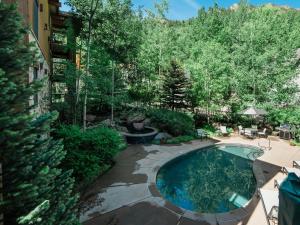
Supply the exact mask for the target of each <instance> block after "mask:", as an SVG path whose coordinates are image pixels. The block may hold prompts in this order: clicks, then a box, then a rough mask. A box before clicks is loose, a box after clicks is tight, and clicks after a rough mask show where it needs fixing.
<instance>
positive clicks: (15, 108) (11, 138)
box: [0, 3, 77, 225]
mask: <svg viewBox="0 0 300 225" xmlns="http://www.w3.org/2000/svg"><path fill="white" fill-rule="evenodd" d="M0 21H1V22H0V33H1V36H0V55H1V57H0V92H1V98H0V146H1V147H0V162H1V163H2V166H3V201H2V202H1V203H0V206H1V212H3V213H4V222H5V224H10V225H14V224H18V221H19V220H20V223H22V224H26V223H34V224H45V225H53V224H64V225H71V224H76V223H77V215H76V208H75V206H76V201H77V197H76V196H74V195H73V193H72V192H73V191H72V189H73V184H74V180H73V178H71V172H70V171H62V170H61V169H59V166H60V162H61V160H62V159H63V158H64V156H65V152H64V151H63V146H62V144H61V142H60V141H55V140H53V139H52V138H51V137H49V133H50V131H51V129H50V124H51V123H52V122H53V121H54V120H55V118H56V117H57V115H56V113H48V114H45V115H42V116H39V117H36V116H34V115H32V114H31V113H30V111H31V107H29V100H30V98H31V96H33V95H34V94H35V93H37V91H38V90H39V87H40V84H38V83H30V84H29V83H28V68H29V67H30V65H31V63H32V62H33V60H34V59H33V57H32V56H33V55H34V52H32V51H31V50H30V49H32V46H31V47H30V46H29V45H27V44H25V43H24V35H25V34H26V33H27V31H26V30H25V29H24V28H23V21H22V19H21V16H20V15H19V14H18V12H17V10H16V6H15V5H11V4H9V5H6V4H4V3H0ZM45 204H46V206H47V207H45ZM41 208H42V209H41ZM36 214H38V215H36ZM21 217H22V219H20V218H21Z"/></svg>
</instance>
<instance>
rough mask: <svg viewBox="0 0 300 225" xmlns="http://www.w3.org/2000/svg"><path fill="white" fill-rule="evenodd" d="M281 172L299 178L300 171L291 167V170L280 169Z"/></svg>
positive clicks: (287, 168) (289, 168)
mask: <svg viewBox="0 0 300 225" xmlns="http://www.w3.org/2000/svg"><path fill="white" fill-rule="evenodd" d="M282 172H283V173H284V174H289V173H294V174H296V175H297V176H298V177H300V169H298V168H295V167H293V168H291V167H282Z"/></svg>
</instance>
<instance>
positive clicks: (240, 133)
mask: <svg viewBox="0 0 300 225" xmlns="http://www.w3.org/2000/svg"><path fill="white" fill-rule="evenodd" d="M238 128H239V135H243V134H244V133H245V130H244V129H243V127H242V126H238Z"/></svg>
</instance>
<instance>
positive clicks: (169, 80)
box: [161, 60, 187, 110]
mask: <svg viewBox="0 0 300 225" xmlns="http://www.w3.org/2000/svg"><path fill="white" fill-rule="evenodd" d="M186 88H187V78H186V77H185V73H184V71H183V69H182V68H181V67H180V66H179V65H178V63H177V62H176V61H174V60H172V61H171V65H170V68H169V69H168V71H167V72H165V73H164V79H163V88H162V95H161V101H162V103H163V105H164V106H166V107H168V108H170V109H172V110H174V109H180V108H184V107H185V106H186V105H187V104H186V100H187V99H186Z"/></svg>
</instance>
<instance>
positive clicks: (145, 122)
mask: <svg viewBox="0 0 300 225" xmlns="http://www.w3.org/2000/svg"><path fill="white" fill-rule="evenodd" d="M144 125H145V126H148V127H149V126H150V125H151V120H150V119H148V118H147V119H145V120H144Z"/></svg>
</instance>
